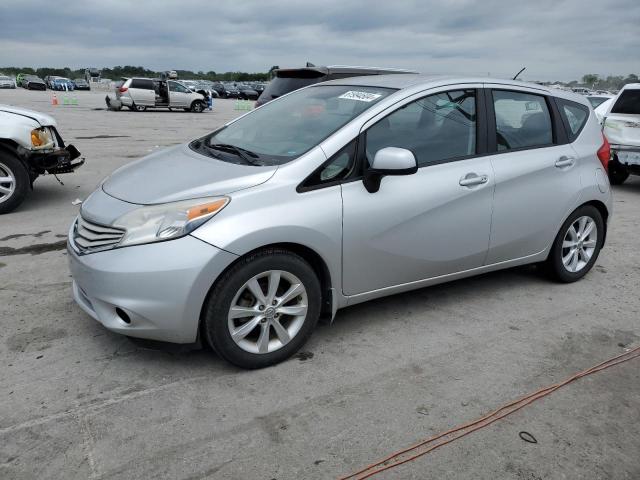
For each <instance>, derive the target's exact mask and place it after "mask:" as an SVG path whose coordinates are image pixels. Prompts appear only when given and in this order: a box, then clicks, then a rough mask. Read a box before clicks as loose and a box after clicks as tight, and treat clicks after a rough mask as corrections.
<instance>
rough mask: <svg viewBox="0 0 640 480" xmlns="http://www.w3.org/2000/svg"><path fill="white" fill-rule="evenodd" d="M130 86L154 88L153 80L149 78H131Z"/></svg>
mask: <svg viewBox="0 0 640 480" xmlns="http://www.w3.org/2000/svg"><path fill="white" fill-rule="evenodd" d="M130 88H141V89H143V90H153V80H151V79H147V78H134V79H133V80H131V86H130Z"/></svg>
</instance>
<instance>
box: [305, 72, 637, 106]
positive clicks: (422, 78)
mask: <svg viewBox="0 0 640 480" xmlns="http://www.w3.org/2000/svg"><path fill="white" fill-rule="evenodd" d="M462 83H467V84H472V83H479V84H491V85H504V86H506V87H524V88H528V89H534V90H538V91H539V92H540V93H541V94H545V95H552V96H554V97H559V98H565V99H567V100H571V101H573V102H576V103H581V104H583V105H590V104H589V101H588V100H587V98H586V97H585V96H583V95H579V94H577V93H573V92H568V91H565V90H559V89H556V88H549V87H546V86H544V85H540V84H538V83H531V82H523V81H520V80H510V79H504V78H491V77H473V76H470V77H465V76H458V75H426V74H404V75H395V74H394V75H367V76H360V77H347V78H341V79H337V80H329V81H327V82H322V83H319V84H316V86H317V85H353V86H358V85H361V86H363V87H364V86H366V87H380V88H394V89H397V90H404V89H409V88H414V87H424V88H435V87H439V86H445V85H456V84H462ZM638 86H639V87H640V84H638Z"/></svg>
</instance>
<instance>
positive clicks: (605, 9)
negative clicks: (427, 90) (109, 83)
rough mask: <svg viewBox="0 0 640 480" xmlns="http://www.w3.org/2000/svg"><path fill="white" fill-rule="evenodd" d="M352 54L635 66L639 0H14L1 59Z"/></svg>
mask: <svg viewBox="0 0 640 480" xmlns="http://www.w3.org/2000/svg"><path fill="white" fill-rule="evenodd" d="M307 61H311V62H313V63H315V64H316V65H331V64H334V65H335V64H350V65H373V66H384V67H400V68H410V69H416V70H419V71H421V72H424V73H453V74H473V75H487V74H489V73H490V74H491V75H492V76H499V77H505V76H513V75H514V74H515V73H516V72H517V71H518V70H519V69H520V68H521V67H523V66H526V67H527V71H526V72H525V74H524V75H523V78H525V79H539V80H554V79H560V80H571V79H578V78H580V77H581V76H582V75H583V74H585V73H599V74H601V75H607V74H622V75H626V74H628V73H640V0H566V1H563V0H525V1H518V0H481V1H475V0H448V1H444V0H443V1H439V2H435V1H428V0H415V1H412V0H385V1H379V0H370V1H364V0H363V1H355V0H318V1H313V2H312V1H305V0H259V1H255V0H232V1H226V0H204V1H200V0H176V1H169V0H153V1H151V0H145V1H142V0H137V1H135V0H131V1H124V0H102V1H99V2H98V1H92V0H77V1H66V0H54V1H51V0H49V1H36V0H16V1H1V2H0V67H1V66H35V67H41V66H55V67H65V66H69V67H72V68H80V67H88V66H97V67H102V66H114V65H142V66H145V67H147V68H151V69H154V70H166V69H187V70H195V71H197V70H203V71H209V70H214V71H216V72H225V71H232V70H233V71H235V70H240V71H250V72H255V71H267V70H268V69H269V67H271V66H272V65H279V66H281V67H285V66H288V67H290V66H302V65H304V63H305V62H307Z"/></svg>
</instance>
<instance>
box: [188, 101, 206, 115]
mask: <svg viewBox="0 0 640 480" xmlns="http://www.w3.org/2000/svg"><path fill="white" fill-rule="evenodd" d="M191 111H192V112H194V113H202V112H203V111H204V103H202V102H201V101H199V100H195V101H194V102H193V103H192V104H191Z"/></svg>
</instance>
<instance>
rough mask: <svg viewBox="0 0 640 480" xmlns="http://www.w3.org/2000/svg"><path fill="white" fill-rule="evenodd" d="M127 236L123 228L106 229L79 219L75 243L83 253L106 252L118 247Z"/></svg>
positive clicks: (74, 236)
mask: <svg viewBox="0 0 640 480" xmlns="http://www.w3.org/2000/svg"><path fill="white" fill-rule="evenodd" d="M124 234H125V230H123V229H121V228H114V227H106V226H104V225H98V224H97V223H93V222H89V221H88V220H86V219H84V218H82V217H81V216H79V217H78V220H77V222H76V226H75V228H74V231H73V241H74V243H75V244H76V246H77V247H78V249H79V250H80V251H82V252H93V251H98V250H106V249H108V248H111V247H113V246H114V245H116V244H117V243H118V242H119V241H120V240H121V239H122V237H123V235H124Z"/></svg>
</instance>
